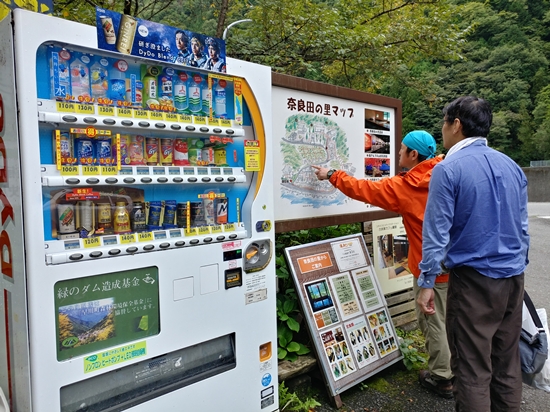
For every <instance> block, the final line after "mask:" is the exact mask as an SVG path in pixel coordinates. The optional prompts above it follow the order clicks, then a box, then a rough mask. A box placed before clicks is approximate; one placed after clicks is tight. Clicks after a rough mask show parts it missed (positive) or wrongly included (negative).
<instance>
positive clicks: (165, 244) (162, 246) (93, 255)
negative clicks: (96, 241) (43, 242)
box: [69, 233, 238, 261]
mask: <svg viewBox="0 0 550 412" xmlns="http://www.w3.org/2000/svg"><path fill="white" fill-rule="evenodd" d="M237 237H238V235H237V234H235V233H233V234H231V235H229V236H227V238H228V239H231V240H233V239H236V238H237ZM225 238H226V236H225V235H220V236H218V237H216V240H217V241H218V242H221V241H223V240H225ZM213 240H214V239H213V238H211V237H207V238H204V239H202V241H203V242H204V243H211V242H212V241H213ZM199 243H200V240H199V239H192V240H190V241H189V244H190V245H198V244H199ZM174 246H176V247H182V246H185V241H184V240H178V241H177V242H175V243H174ZM169 247H170V243H169V242H163V243H161V244H160V245H159V248H160V249H167V248H169ZM154 249H155V245H145V246H143V251H144V252H149V251H151V250H154ZM138 250H139V249H138V248H137V247H136V246H130V247H129V248H127V249H126V253H129V254H134V253H136V252H137V251H138ZM120 253H121V250H120V249H111V250H110V251H109V252H108V254H109V255H110V256H117V255H119V254H120ZM89 256H90V257H91V258H99V257H101V256H103V252H101V251H99V250H98V251H95V252H91V253H90V254H89ZM83 258H84V255H83V254H82V253H73V254H72V255H70V256H69V259H70V260H72V261H76V260H81V259H83Z"/></svg>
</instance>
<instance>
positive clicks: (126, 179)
mask: <svg viewBox="0 0 550 412" xmlns="http://www.w3.org/2000/svg"><path fill="white" fill-rule="evenodd" d="M135 181H136V179H134V178H133V177H125V178H124V183H134V182H135Z"/></svg>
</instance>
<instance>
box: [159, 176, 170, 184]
mask: <svg viewBox="0 0 550 412" xmlns="http://www.w3.org/2000/svg"><path fill="white" fill-rule="evenodd" d="M167 181H168V178H167V177H159V178H158V179H157V182H159V183H166V182H167Z"/></svg>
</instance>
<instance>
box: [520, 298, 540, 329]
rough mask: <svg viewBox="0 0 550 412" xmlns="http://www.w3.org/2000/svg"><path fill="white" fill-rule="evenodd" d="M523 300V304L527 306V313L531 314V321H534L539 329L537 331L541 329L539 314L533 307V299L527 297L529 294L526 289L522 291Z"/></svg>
mask: <svg viewBox="0 0 550 412" xmlns="http://www.w3.org/2000/svg"><path fill="white" fill-rule="evenodd" d="M523 301H524V302H525V306H527V309H529V313H530V314H531V318H532V319H533V322H534V323H535V326H536V327H537V328H538V329H539V331H540V330H541V329H542V330H544V329H543V327H542V322H541V321H540V318H539V314H538V313H537V310H536V309H535V305H533V301H532V300H531V298H530V297H529V294H528V293H527V291H526V290H524V291H523Z"/></svg>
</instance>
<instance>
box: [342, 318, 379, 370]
mask: <svg viewBox="0 0 550 412" xmlns="http://www.w3.org/2000/svg"><path fill="white" fill-rule="evenodd" d="M345 327H346V333H347V336H348V340H349V342H350V343H351V353H352V355H353V357H354V358H355V361H356V362H357V364H358V365H359V369H361V368H363V367H365V366H367V365H368V364H370V363H372V362H374V361H375V360H377V359H379V356H378V354H377V353H376V351H375V350H374V343H373V340H372V337H371V336H370V333H369V331H368V328H367V321H366V320H365V318H364V317H362V316H361V317H358V318H355V319H352V320H349V321H347V322H346V323H345ZM369 349H370V350H369ZM371 353H372V354H371Z"/></svg>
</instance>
